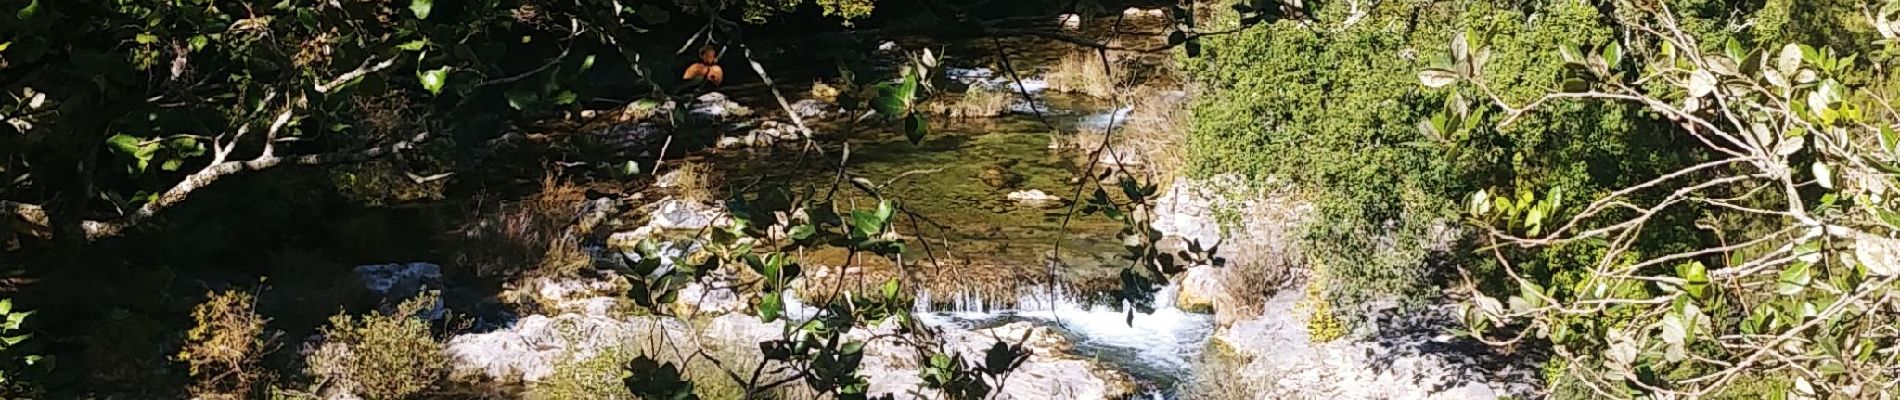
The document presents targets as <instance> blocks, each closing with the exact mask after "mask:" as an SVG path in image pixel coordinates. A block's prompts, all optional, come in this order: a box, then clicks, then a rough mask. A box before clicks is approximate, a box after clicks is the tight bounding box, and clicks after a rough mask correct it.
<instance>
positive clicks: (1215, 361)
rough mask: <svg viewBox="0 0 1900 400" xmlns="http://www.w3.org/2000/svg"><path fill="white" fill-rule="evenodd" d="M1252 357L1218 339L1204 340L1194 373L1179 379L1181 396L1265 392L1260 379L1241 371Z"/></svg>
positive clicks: (1248, 399) (1240, 397)
mask: <svg viewBox="0 0 1900 400" xmlns="http://www.w3.org/2000/svg"><path fill="white" fill-rule="evenodd" d="M1251 361H1252V360H1249V359H1247V356H1246V355H1243V354H1240V353H1239V352H1236V351H1234V349H1233V348H1232V347H1229V346H1227V345H1226V344H1225V343H1221V341H1219V340H1210V341H1208V342H1207V349H1206V350H1205V351H1202V352H1201V361H1200V362H1199V365H1196V366H1194V371H1195V373H1194V374H1193V375H1191V376H1189V377H1188V379H1186V380H1183V381H1182V382H1181V383H1180V387H1179V390H1180V393H1181V398H1184V399H1207V400H1253V399H1255V396H1260V395H1261V394H1262V393H1266V391H1265V390H1264V389H1265V388H1263V387H1261V386H1262V383H1263V382H1255V380H1253V379H1249V378H1248V377H1247V376H1246V374H1244V373H1243V371H1247V370H1248V369H1249V367H1248V364H1249V363H1250V362H1251Z"/></svg>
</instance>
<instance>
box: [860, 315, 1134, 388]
mask: <svg viewBox="0 0 1900 400" xmlns="http://www.w3.org/2000/svg"><path fill="white" fill-rule="evenodd" d="M881 329H888V328H881ZM1025 334H1027V338H1028V339H1027V340H1025V341H1024V342H1023V345H1024V347H1025V348H1027V349H1028V350H1029V351H1030V353H1031V354H1030V356H1029V359H1028V360H1027V361H1025V362H1023V364H1022V365H1021V366H1019V367H1017V368H1016V370H1015V372H1013V373H1012V374H1011V375H1010V379H1009V382H1008V383H1007V384H1005V385H1004V386H1003V388H1002V389H1001V392H1000V393H998V396H997V398H1002V399H1113V398H1126V397H1128V396H1131V395H1134V394H1135V385H1134V380H1133V379H1132V378H1131V377H1129V376H1128V374H1126V373H1123V372H1121V371H1117V370H1114V369H1112V368H1108V367H1106V366H1105V365H1103V364H1101V363H1099V362H1097V361H1095V360H1091V359H1087V358H1083V357H1078V356H1075V355H1072V354H1071V353H1070V352H1071V351H1072V350H1073V347H1074V345H1073V344H1072V343H1070V342H1069V339H1068V338H1067V337H1066V336H1063V334H1062V332H1059V331H1057V330H1055V329H1053V328H1049V327H1046V326H1038V325H1036V324H1034V323H1031V322H1015V323H1011V324H1007V325H1003V326H999V327H995V328H990V329H978V330H968V329H960V328H955V327H946V328H945V330H944V342H945V343H946V345H947V346H949V347H950V350H954V351H957V352H960V353H962V354H965V355H968V356H975V357H981V354H983V352H984V351H985V350H987V349H988V348H989V347H990V345H991V344H994V343H995V342H996V340H997V339H996V338H1008V340H1012V341H1013V340H1015V339H1017V338H1023V337H1025V336H1024V335H1025ZM916 360H917V357H916V350H915V349H914V348H910V347H905V346H901V345H897V344H895V343H891V342H890V341H875V342H873V343H872V344H871V345H870V346H866V347H865V358H864V362H863V364H862V365H861V369H860V371H861V372H863V373H864V376H865V378H866V380H868V381H870V390H868V392H870V394H871V395H872V396H878V395H883V394H887V393H888V394H893V395H896V396H898V397H910V395H909V394H908V393H909V391H911V390H914V389H916V388H917V387H918V385H919V384H921V383H922V379H921V378H919V377H918V375H917V368H918V366H917V365H916Z"/></svg>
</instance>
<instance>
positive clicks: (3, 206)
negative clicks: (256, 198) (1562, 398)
mask: <svg viewBox="0 0 1900 400" xmlns="http://www.w3.org/2000/svg"><path fill="white" fill-rule="evenodd" d="M428 139H429V133H428V132H423V133H418V134H416V135H415V136H414V137H411V138H409V139H408V140H404V141H400V142H396V143H392V144H389V145H385V146H379V147H373V148H368V149H363V150H361V151H356V152H340V153H323V154H308V155H302V156H291V157H279V156H273V155H268V154H267V155H262V156H259V157H258V158H254V159H250V160H245V161H221V162H217V163H214V164H211V165H209V166H206V167H205V168H204V169H201V170H198V172H194V173H192V174H191V175H187V176H185V178H184V179H183V180H180V181H179V182H178V183H177V184H174V185H172V187H171V188H170V189H166V190H165V192H164V193H161V194H159V195H158V197H157V198H154V199H152V201H150V202H146V203H145V205H143V206H140V207H139V208H138V210H134V211H133V212H132V213H130V214H127V215H125V216H123V217H120V218H119V219H115V220H109V221H99V220H87V221H83V222H81V223H80V226H81V227H82V228H84V230H85V234H86V240H87V241H94V240H99V239H104V238H109V237H114V236H118V235H120V234H123V233H125V231H126V229H128V228H131V227H133V226H137V225H138V224H139V223H141V222H144V221H145V220H146V219H149V218H151V217H153V216H156V215H158V213H159V212H160V211H164V210H165V209H167V208H171V207H172V206H175V205H178V203H180V202H183V201H184V200H185V198H187V197H189V196H190V195H191V193H192V192H195V191H197V190H198V189H203V188H205V187H207V186H210V185H211V184H212V183H215V182H217V181H218V180H220V179H224V178H225V177H228V176H231V175H235V174H238V173H241V172H247V171H261V170H266V169H270V168H272V167H277V166H280V165H284V164H291V165H323V164H347V163H358V162H363V161H368V160H371V159H375V158H380V157H383V156H387V155H391V154H396V153H400V152H403V151H405V150H409V149H412V148H415V146H416V145H417V144H418V143H421V142H424V141H427V140H428ZM0 216H11V217H12V218H14V219H16V220H18V221H19V222H23V223H25V224H26V225H27V226H28V227H30V228H32V229H33V230H35V231H36V232H40V233H47V232H51V227H52V219H51V218H50V217H49V216H48V215H47V213H46V210H45V209H44V208H42V207H41V206H39V205H36V204H27V203H21V202H16V201H8V200H0Z"/></svg>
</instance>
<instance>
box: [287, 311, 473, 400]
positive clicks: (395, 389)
mask: <svg viewBox="0 0 1900 400" xmlns="http://www.w3.org/2000/svg"><path fill="white" fill-rule="evenodd" d="M437 301H439V300H438V298H437V296H436V295H434V294H425V295H422V296H417V297H416V298H413V299H409V300H405V301H403V302H402V304H398V305H397V306H396V308H395V310H393V311H394V312H392V313H389V314H377V315H366V316H362V317H351V316H349V315H337V316H335V317H332V318H330V326H329V327H326V328H324V329H323V336H324V342H323V346H322V347H320V348H318V349H317V352H316V354H314V355H312V356H311V357H310V359H309V360H308V361H307V362H308V363H309V370H308V373H309V375H310V376H312V377H317V378H319V380H320V381H323V382H327V383H328V384H329V385H333V386H332V387H336V388H339V389H340V390H343V391H344V393H356V394H358V395H360V396H363V397H365V398H368V399H372V400H383V399H404V398H410V397H412V396H415V395H418V394H421V393H425V392H426V391H428V390H431V389H434V388H436V387H437V386H438V385H441V382H442V380H443V379H444V378H446V377H447V376H448V372H449V371H448V365H449V360H448V356H447V355H445V354H443V352H442V343H441V342H440V341H438V340H436V338H435V333H434V332H431V330H430V327H429V324H428V322H427V321H425V320H423V318H424V314H423V313H426V312H430V311H431V309H433V308H436V307H440V306H441V304H440V303H438V302H437Z"/></svg>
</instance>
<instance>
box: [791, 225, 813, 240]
mask: <svg viewBox="0 0 1900 400" xmlns="http://www.w3.org/2000/svg"><path fill="white" fill-rule="evenodd" d="M814 233H818V229H817V228H813V227H812V226H811V225H799V226H794V227H792V229H789V230H786V231H785V235H786V237H790V238H791V239H792V240H805V239H806V238H810V237H811V235H812V234H814Z"/></svg>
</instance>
